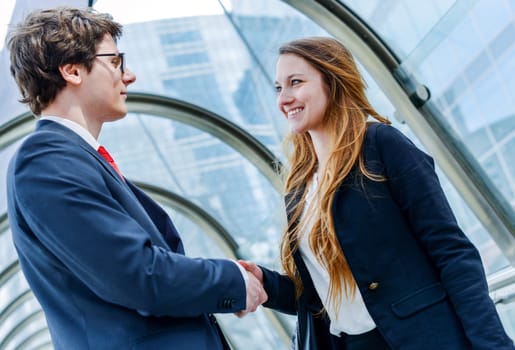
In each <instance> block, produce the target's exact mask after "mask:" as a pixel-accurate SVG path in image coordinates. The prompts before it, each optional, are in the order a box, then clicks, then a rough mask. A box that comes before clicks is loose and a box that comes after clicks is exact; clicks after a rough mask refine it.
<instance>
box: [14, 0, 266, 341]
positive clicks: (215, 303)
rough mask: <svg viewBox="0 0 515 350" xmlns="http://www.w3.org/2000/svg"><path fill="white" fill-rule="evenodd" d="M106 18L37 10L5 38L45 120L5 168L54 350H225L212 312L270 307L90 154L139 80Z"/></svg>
mask: <svg viewBox="0 0 515 350" xmlns="http://www.w3.org/2000/svg"><path fill="white" fill-rule="evenodd" d="M120 35H121V25H120V24H118V23H116V22H114V21H113V20H112V18H111V17H110V16H109V15H107V14H99V13H96V12H94V11H93V10H90V9H88V10H80V9H73V8H67V7H60V8H55V9H49V10H41V11H35V12H33V13H32V14H30V15H29V16H27V18H26V19H25V21H24V22H23V23H21V24H20V25H18V26H17V27H16V28H15V29H14V30H13V31H12V32H11V33H10V37H9V41H8V47H9V49H10V53H11V73H12V75H13V77H14V79H15V80H16V83H17V84H18V87H19V89H20V91H21V94H22V102H24V103H27V104H28V105H29V107H30V108H31V110H32V111H33V113H34V114H35V115H36V116H40V120H39V121H38V123H37V126H36V130H35V131H34V132H33V133H32V134H31V135H30V136H29V137H28V138H27V139H26V140H25V141H24V142H23V144H22V145H21V147H20V148H19V150H18V152H17V154H15V156H14V157H13V159H12V160H11V162H10V164H9V169H8V175H7V188H8V214H9V220H10V224H11V229H12V234H13V240H14V244H15V246H16V250H17V252H18V255H19V260H20V264H21V267H22V269H23V272H24V274H25V276H26V278H27V281H28V282H29V284H30V286H31V288H32V290H33V292H34V294H35V295H36V297H37V299H38V300H39V302H40V304H41V306H42V307H43V310H44V312H45V316H46V319H47V323H48V326H49V329H50V333H51V336H52V340H53V343H54V347H55V349H65V350H69V349H74V350H80V349H154V348H156V349H166V348H170V349H188V350H191V349H195V350H202V349H209V350H212V349H215V350H216V349H228V348H229V347H228V344H227V342H226V341H225V339H224V337H223V335H222V334H221V332H220V329H219V327H218V325H217V324H216V319H215V318H214V317H213V316H212V313H229V312H231V313H236V314H237V315H238V316H242V315H244V314H246V313H247V312H250V311H254V310H255V309H256V308H257V306H259V305H260V304H261V303H263V302H264V301H265V300H266V298H267V296H266V293H265V292H264V290H263V288H262V286H261V284H260V282H259V281H258V280H257V279H256V278H255V277H254V276H253V275H251V274H248V273H247V272H245V271H244V270H243V269H242V268H241V267H240V266H239V265H238V264H237V263H236V262H234V261H231V260H224V259H198V258H197V259H193V258H188V257H186V256H185V255H184V249H183V246H182V243H181V239H180V237H179V235H178V233H177V232H176V230H175V228H174V226H173V224H172V222H171V220H170V218H169V217H168V216H167V215H166V213H165V212H164V211H163V210H162V209H161V208H160V207H159V206H158V205H157V204H156V203H155V202H154V201H153V200H152V199H150V198H149V197H148V196H147V195H145V194H144V193H143V192H142V191H141V190H139V189H138V188H136V187H135V186H134V185H133V184H132V183H130V181H128V180H127V179H125V178H123V176H122V175H121V174H119V172H118V169H117V167H116V165H115V164H114V163H113V161H112V159H111V158H110V157H109V155H108V154H107V152H106V151H105V149H104V148H103V147H101V146H100V145H99V143H98V142H97V138H98V135H99V134H100V131H101V128H102V125H103V123H105V122H110V121H115V120H117V119H120V118H122V117H123V116H125V114H126V113H127V109H126V105H125V100H126V97H127V87H128V86H129V85H130V84H131V83H133V82H134V81H135V80H136V77H135V75H134V74H133V73H132V72H131V71H130V70H128V69H127V68H126V67H125V66H124V56H123V54H122V53H120V52H119V51H118V49H117V46H116V40H117V39H118V37H119V36H120Z"/></svg>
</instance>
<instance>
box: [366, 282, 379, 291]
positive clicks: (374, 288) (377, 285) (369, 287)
mask: <svg viewBox="0 0 515 350" xmlns="http://www.w3.org/2000/svg"><path fill="white" fill-rule="evenodd" d="M377 288H379V282H372V283H370V284H369V285H368V289H369V290H376V289H377Z"/></svg>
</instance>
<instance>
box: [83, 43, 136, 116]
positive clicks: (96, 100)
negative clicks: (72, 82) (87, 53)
mask: <svg viewBox="0 0 515 350" xmlns="http://www.w3.org/2000/svg"><path fill="white" fill-rule="evenodd" d="M96 54H97V55H98V56H97V57H95V60H94V61H93V66H92V68H91V71H90V72H89V73H88V74H86V75H85V76H84V79H83V87H82V88H83V90H82V91H83V93H82V98H83V99H84V102H85V103H86V109H87V110H88V117H89V118H94V119H96V120H97V121H98V122H100V123H104V122H108V121H113V120H117V119H120V118H123V117H124V116H125V115H126V114H127V106H126V104H125V100H126V99H127V87H128V86H129V85H130V84H132V83H133V82H134V81H135V80H136V76H135V75H134V74H133V73H132V72H131V71H130V70H128V69H127V68H124V72H122V69H121V64H122V62H123V61H122V60H123V58H122V57H120V56H118V54H119V51H118V48H117V46H116V43H115V42H114V40H113V38H112V37H111V36H110V35H109V34H106V35H105V37H104V39H103V40H102V41H101V42H100V44H99V45H98V48H97V52H96ZM108 54H113V55H112V56H109V55H108Z"/></svg>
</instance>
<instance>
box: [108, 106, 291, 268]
mask: <svg viewBox="0 0 515 350" xmlns="http://www.w3.org/2000/svg"><path fill="white" fill-rule="evenodd" d="M135 140H136V141H137V142H135ZM100 142H101V143H102V144H104V145H105V146H106V147H107V149H109V152H110V153H111V155H112V156H113V157H114V158H115V159H116V162H117V163H118V165H119V167H120V169H121V171H122V172H123V173H124V175H125V176H127V178H129V179H131V180H133V181H139V182H143V183H148V184H158V186H159V187H161V188H163V189H165V190H168V191H172V192H174V193H176V194H178V195H180V196H183V197H185V198H187V199H188V200H190V201H192V202H194V203H195V204H197V205H198V206H200V207H201V208H202V209H204V210H206V211H207V212H208V213H209V214H210V215H212V216H213V217H214V218H215V219H216V220H218V221H219V222H220V223H221V224H222V225H223V226H224V227H225V228H226V229H227V230H228V231H229V232H230V233H231V234H232V236H233V237H234V239H235V240H236V241H237V243H238V244H239V245H240V253H241V254H243V256H249V257H250V256H252V257H253V258H258V256H259V259H258V261H259V262H261V263H267V264H271V263H273V261H274V259H275V257H276V254H277V247H278V244H279V243H278V239H279V236H280V234H281V230H282V228H283V219H282V218H283V215H282V213H283V209H282V207H283V204H282V203H283V202H282V198H281V196H280V195H279V194H278V193H277V191H276V190H275V189H274V188H273V187H272V185H271V184H270V182H269V181H268V180H267V179H266V178H265V177H264V176H263V175H262V174H261V173H260V172H259V171H257V170H256V168H255V167H254V166H253V165H252V164H250V163H249V161H248V160H246V159H245V158H244V157H243V156H242V155H241V154H239V153H237V152H236V151H235V150H234V149H232V148H230V147H229V146H227V145H226V144H225V143H223V142H222V141H220V140H219V139H217V138H214V137H213V136H211V135H209V134H207V133H205V132H203V131H200V130H198V129H195V128H193V127H190V126H188V125H185V124H182V123H179V122H176V121H172V120H168V119H165V118H160V117H152V116H149V115H132V114H131V115H129V116H128V117H126V118H125V119H123V120H121V121H118V122H117V123H113V124H106V125H105V127H104V130H103V132H102V135H101V139H100ZM142 164H144V166H142ZM263 242H268V243H269V244H268V245H267V247H268V248H266V249H265V248H263V244H262V243H263Z"/></svg>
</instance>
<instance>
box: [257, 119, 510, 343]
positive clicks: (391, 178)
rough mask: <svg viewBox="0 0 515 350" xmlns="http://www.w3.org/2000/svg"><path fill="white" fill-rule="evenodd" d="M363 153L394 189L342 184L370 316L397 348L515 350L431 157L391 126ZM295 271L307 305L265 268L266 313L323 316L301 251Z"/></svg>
mask: <svg viewBox="0 0 515 350" xmlns="http://www.w3.org/2000/svg"><path fill="white" fill-rule="evenodd" d="M363 152H364V157H365V164H366V166H367V169H369V170H371V171H372V172H373V173H376V174H382V175H384V176H385V177H386V179H387V180H386V181H383V182H377V181H371V180H369V179H368V178H366V177H361V176H359V175H357V172H356V171H354V172H353V173H352V174H351V175H349V176H348V177H347V178H346V179H345V180H344V181H343V183H342V184H340V186H339V188H338V190H337V193H336V194H335V198H334V202H333V206H332V215H333V220H334V226H335V230H336V234H337V236H338V240H339V243H340V246H341V248H342V251H343V253H344V255H345V258H346V259H347V262H348V264H349V266H350V268H351V271H352V273H353V275H354V277H355V279H356V282H357V286H358V288H359V290H360V292H361V294H362V296H363V300H364V302H365V305H366V307H367V310H368V311H369V313H370V315H371V316H372V319H373V320H374V322H375V323H376V325H377V328H378V330H379V331H380V333H381V334H382V335H383V337H384V338H385V340H386V341H387V342H388V344H389V345H390V346H391V348H392V349H412V350H422V349H427V350H430V349H431V350H434V349H449V350H458V349H484V350H491V349H510V350H512V349H514V346H513V341H512V340H511V339H510V338H509V337H508V336H507V335H506V333H505V331H504V329H503V326H502V324H501V322H500V319H499V317H498V315H497V312H496V309H495V306H494V304H493V302H492V300H491V299H490V297H489V294H488V286H487V284H486V278H485V273H484V270H483V266H482V263H481V259H480V256H479V253H478V251H477V249H476V248H475V247H474V246H473V245H472V243H471V242H470V241H469V240H468V239H467V237H466V236H465V234H464V233H463V232H462V230H461V229H460V228H459V226H458V224H457V222H456V220H455V218H454V216H453V213H452V211H451V208H450V206H449V204H448V202H447V200H446V198H445V195H444V193H443V191H442V188H441V186H440V184H439V181H438V178H437V176H436V173H435V171H434V164H433V160H432V158H431V157H429V156H428V155H427V154H425V153H423V152H422V151H421V150H419V149H418V148H417V147H416V146H415V145H413V143H412V142H411V141H410V140H409V139H407V138H406V137H405V136H404V135H403V134H402V133H400V132H399V131H398V130H396V129H395V128H393V127H391V126H388V125H385V124H372V125H371V126H369V127H368V130H367V133H366V136H365V140H364V145H363ZM361 181H363V184H364V185H363V186H362V184H361ZM287 202H288V201H287ZM297 202H298V201H297ZM295 205H296V204H295V201H294V203H293V205H292V207H290V208H289V209H288V212H290V213H291V212H292V210H293V209H294V207H295ZM295 263H296V265H297V268H298V270H299V273H300V276H301V279H302V282H303V286H304V292H303V294H302V296H301V297H300V299H299V300H298V302H297V303H296V302H295V297H294V290H293V284H292V282H291V281H290V280H289V279H288V278H287V277H286V276H284V275H281V274H279V273H277V272H273V271H270V270H267V269H263V270H264V279H265V290H266V292H267V293H268V297H269V300H268V302H267V303H265V306H268V307H271V308H274V309H278V310H281V311H283V312H288V313H295V312H299V314H301V311H303V310H306V309H307V310H312V311H315V312H316V311H319V310H321V308H322V303H321V301H320V298H319V297H318V295H317V293H316V291H315V289H314V286H313V282H312V280H311V278H310V276H309V273H308V271H307V269H306V267H305V265H304V262H303V260H302V258H301V257H300V254H299V252H298V251H297V252H296V254H295ZM349 316H350V317H352V316H351V315H349ZM326 326H327V325H326ZM326 334H327V332H326ZM300 336H301V338H302V336H303V335H302V334H301V335H300Z"/></svg>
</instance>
